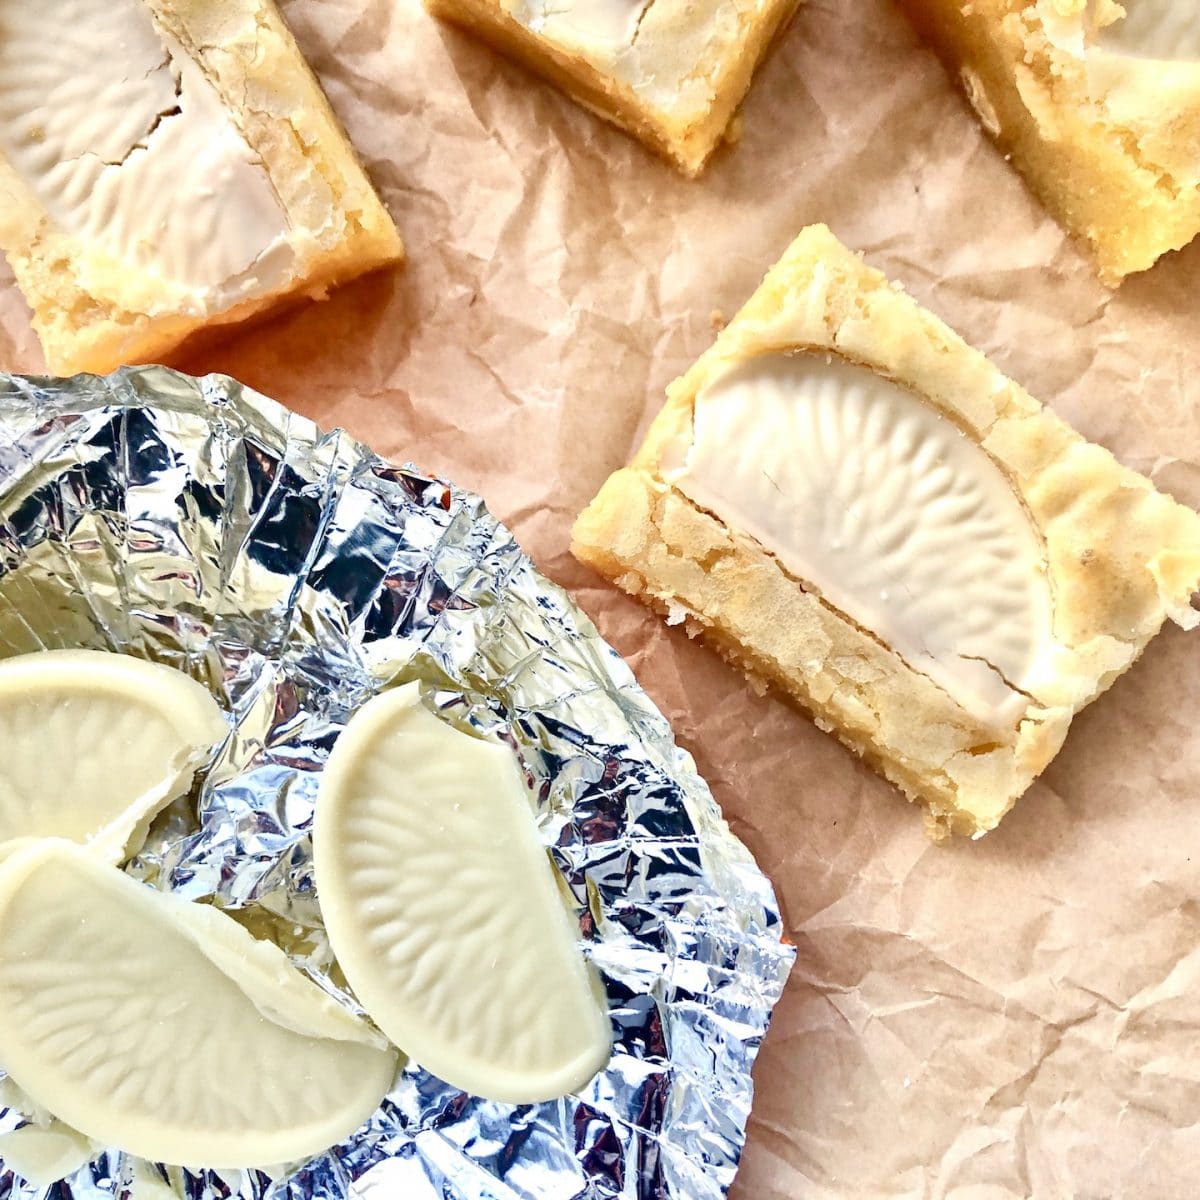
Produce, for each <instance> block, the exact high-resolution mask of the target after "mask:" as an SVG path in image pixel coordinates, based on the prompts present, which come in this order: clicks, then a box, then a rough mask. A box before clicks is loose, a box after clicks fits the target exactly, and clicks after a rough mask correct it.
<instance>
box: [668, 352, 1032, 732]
mask: <svg viewBox="0 0 1200 1200" xmlns="http://www.w3.org/2000/svg"><path fill="white" fill-rule="evenodd" d="M672 479H673V482H675V483H676V485H677V486H678V487H679V488H680V490H682V491H683V492H684V493H685V494H687V495H688V496H689V497H691V498H692V499H693V500H694V501H695V502H696V503H697V504H699V505H701V506H702V507H704V508H707V509H709V510H711V511H712V512H714V513H715V514H716V515H717V516H719V517H720V518H722V519H723V520H724V521H725V522H726V523H727V524H728V525H729V526H731V527H732V528H734V529H739V530H742V531H744V532H745V533H747V534H749V535H751V536H752V537H754V538H756V539H757V540H758V541H759V542H761V543H762V544H763V546H764V547H766V548H767V549H768V550H770V551H771V552H772V553H774V554H775V555H776V556H777V557H778V558H779V560H780V562H781V563H782V564H783V565H784V566H785V567H786V568H787V569H789V570H790V571H792V572H794V573H795V574H796V576H797V577H798V578H799V579H800V580H801V581H802V582H803V583H804V584H805V585H806V586H808V587H810V588H814V589H816V590H819V591H820V593H821V594H822V595H823V596H824V598H825V599H826V601H827V602H828V603H829V604H831V605H832V606H833V607H835V608H836V609H838V610H839V611H841V612H842V613H844V614H845V615H846V616H848V617H849V618H850V619H851V620H853V621H854V622H856V623H857V624H858V625H859V626H860V627H861V628H863V629H864V630H866V631H867V632H869V633H871V634H872V635H874V636H876V637H877V638H879V639H880V640H881V641H883V642H885V643H886V644H887V645H889V646H891V647H892V648H893V649H894V650H895V651H896V652H897V653H898V654H900V655H901V656H902V657H903V658H904V659H905V660H906V661H907V662H908V663H909V664H910V665H911V666H913V667H915V668H916V669H918V670H920V671H923V672H925V673H927V674H928V675H929V676H930V677H931V678H932V679H933V680H934V681H935V682H937V683H938V684H939V685H940V686H942V687H943V688H945V689H946V690H947V691H948V692H949V693H950V694H951V695H952V696H953V697H954V698H955V699H956V700H957V701H958V702H959V703H961V704H963V705H964V707H966V708H968V709H970V710H971V711H973V712H976V713H978V714H979V715H980V716H989V715H990V716H993V717H996V718H997V719H1004V720H1007V719H1011V718H1012V717H1013V716H1014V715H1016V714H1017V713H1019V711H1020V710H1021V709H1022V708H1023V706H1024V701H1023V699H1022V698H1021V697H1020V696H1019V695H1016V694H1015V690H1014V689H1020V688H1021V687H1022V686H1023V685H1024V684H1025V683H1026V682H1027V680H1028V679H1029V677H1030V676H1031V675H1032V673H1033V672H1034V671H1036V669H1037V668H1038V665H1039V655H1040V653H1041V651H1042V650H1043V648H1044V647H1045V644H1046V641H1047V638H1048V636H1049V623H1050V612H1051V607H1050V594H1049V588H1048V584H1047V582H1046V577H1045V570H1044V564H1043V561H1042V546H1041V542H1040V539H1039V537H1038V535H1037V533H1036V531H1035V530H1034V529H1033V526H1032V524H1031V522H1030V520H1029V517H1028V515H1027V514H1026V512H1025V510H1024V508H1023V507H1022V505H1021V503H1020V501H1019V500H1018V498H1017V496H1016V494H1015V492H1014V491H1013V488H1012V485H1011V484H1010V482H1009V481H1008V479H1007V478H1006V477H1005V476H1004V475H1003V474H1002V473H1001V471H1000V469H999V468H998V467H997V466H996V465H995V464H994V463H993V462H992V460H991V459H990V458H989V457H988V456H987V454H986V453H985V452H984V451H983V450H982V449H981V448H980V447H979V446H978V445H977V444H976V443H975V442H973V441H971V440H970V438H969V437H967V435H966V434H964V433H963V432H962V431H961V430H960V429H959V428H958V427H957V426H956V425H954V424H953V423H952V422H951V421H949V420H948V419H946V418H945V417H943V416H942V415H941V414H939V413H938V412H937V411H936V410H935V409H934V408H933V407H931V406H930V405H929V404H927V403H925V402H924V401H922V400H921V399H919V398H918V397H917V396H916V395H914V394H913V393H911V392H909V391H907V390H906V389H904V388H902V387H900V386H899V385H898V384H895V383H893V382H891V381H890V380H887V379H885V378H883V377H881V376H879V375H877V374H875V373H874V372H872V371H870V370H868V369H867V368H865V367H861V366H857V365H855V364H852V363H848V362H845V361H842V360H838V359H833V360H830V359H827V358H824V357H821V356H819V355H816V354H791V355H788V354H778V355H769V356H765V357H762V358H758V359H755V360H752V361H751V362H749V363H746V364H744V365H742V366H739V367H737V368H735V369H733V370H731V371H730V372H729V373H728V374H726V375H724V376H723V377H722V378H720V379H718V380H717V381H716V382H715V383H714V384H713V385H711V386H710V387H709V388H707V389H706V390H705V391H703V392H702V393H701V394H700V395H699V396H698V397H697V400H696V409H695V424H694V433H693V442H692V444H691V446H690V447H689V448H687V450H686V458H685V460H684V464H683V465H682V466H681V467H680V468H679V469H678V470H677V471H675V472H673V473H672Z"/></svg>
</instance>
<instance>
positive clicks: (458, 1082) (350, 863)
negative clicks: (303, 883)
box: [313, 684, 611, 1104]
mask: <svg viewBox="0 0 1200 1200" xmlns="http://www.w3.org/2000/svg"><path fill="white" fill-rule="evenodd" d="M313 851H314V862H315V865H316V879H317V891H318V894H319V897H320V901H321V911H322V913H323V915H324V919H325V927H326V929H327V931H328V933H329V940H330V944H331V945H332V947H333V951H334V953H335V954H336V955H337V959H338V962H339V964H340V965H341V967H342V970H343V971H344V972H345V975H346V979H347V980H348V981H349V983H350V986H351V987H352V988H353V989H354V992H355V994H356V995H357V997H358V999H359V1001H360V1002H361V1003H362V1005H363V1007H364V1008H365V1009H366V1010H367V1013H368V1014H369V1015H370V1017H371V1019H372V1020H373V1021H375V1023H376V1024H377V1025H378V1026H379V1027H380V1029H382V1030H383V1031H384V1033H386V1034H387V1035H388V1037H390V1038H391V1039H392V1041H394V1042H395V1043H396V1044H397V1045H398V1046H401V1047H402V1048H403V1049H404V1050H405V1051H407V1052H408V1053H409V1054H410V1055H412V1057H413V1058H414V1059H415V1060H416V1061H417V1062H419V1063H420V1064H421V1065H422V1066H423V1067H425V1068H427V1069H428V1070H429V1071H431V1072H433V1073H434V1074H435V1075H438V1076H439V1077H440V1078H442V1079H444V1080H446V1081H447V1082H448V1083H451V1084H453V1085H454V1086H455V1087H459V1088H462V1089H464V1090H465V1091H469V1092H472V1093H474V1094H475V1095H478V1096H483V1097H485V1098H487V1099H491V1100H499V1101H505V1102H508V1103H514V1104H520V1103H533V1102H536V1101H541V1100H549V1099H552V1098H555V1097H558V1096H562V1095H565V1094H567V1093H569V1092H571V1091H574V1090H576V1089H578V1088H580V1087H582V1086H583V1085H584V1084H585V1083H587V1082H588V1080H590V1079H591V1078H592V1076H593V1075H595V1074H596V1072H597V1071H599V1070H600V1069H601V1067H603V1066H604V1064H605V1063H606V1062H607V1061H608V1057H609V1054H610V1052H611V1030H610V1026H609V1021H608V1016H607V1012H606V1008H605V1005H604V1001H603V996H602V994H601V992H600V989H599V984H598V982H597V980H596V979H595V977H594V976H593V974H592V972H591V970H590V969H589V967H588V965H587V963H586V962H585V960H584V957H583V955H582V953H581V951H580V948H579V944H578V943H579V930H578V928H577V926H576V923H575V921H574V919H573V917H572V915H571V914H570V913H569V912H568V910H567V907H566V905H565V904H564V902H563V897H562V895H561V893H560V890H559V888H560V884H559V881H558V877H557V875H556V873H555V871H554V868H553V866H552V864H551V863H550V860H549V858H548V857H547V854H546V851H545V850H544V849H543V847H542V844H541V842H540V840H539V838H538V833H537V825H536V822H535V819H534V815H533V810H532V807H531V805H530V797H529V794H528V791H527V789H526V787H525V784H524V781H523V779H522V777H521V774H520V771H519V769H518V766H517V762H516V759H515V758H514V756H513V753H512V751H511V750H510V749H509V748H508V747H506V746H504V745H502V744H500V743H493V742H487V741H483V740H481V739H479V738H475V737H471V736H470V735H468V734H465V733H462V732H460V731H458V730H456V729H454V728H453V727H452V726H450V725H448V724H446V723H445V722H444V721H442V720H440V719H439V718H438V717H436V716H434V715H433V713H431V712H430V711H429V710H428V709H426V708H425V707H424V705H423V704H422V702H421V697H420V692H419V689H418V686H417V685H416V684H408V685H405V686H404V687H401V688H397V689H395V690H394V691H389V692H385V693H383V694H382V695H381V696H377V697H376V698H375V699H374V700H372V701H370V703H368V704H367V705H366V706H365V707H364V708H363V709H362V710H361V711H360V712H359V713H358V714H356V715H355V717H354V719H353V720H352V721H351V722H350V724H349V725H348V726H347V728H346V730H345V732H344V733H343V734H342V735H341V737H340V738H339V739H338V742H337V745H336V746H335V747H334V751H333V753H332V755H331V756H330V759H329V762H328V764H327V765H326V767H325V771H324V774H323V776H322V781H321V791H320V795H319V798H318V802H317V813H316V820H315V828H314V837H313Z"/></svg>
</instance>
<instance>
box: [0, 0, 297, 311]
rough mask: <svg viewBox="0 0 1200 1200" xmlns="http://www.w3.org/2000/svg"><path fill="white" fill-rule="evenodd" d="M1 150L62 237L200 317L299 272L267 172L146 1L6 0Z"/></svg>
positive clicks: (1, 28)
mask: <svg viewBox="0 0 1200 1200" xmlns="http://www.w3.org/2000/svg"><path fill="white" fill-rule="evenodd" d="M0 154H3V156H4V157H5V158H7V159H8V161H9V162H10V163H11V164H12V166H13V167H14V168H15V170H16V171H17V172H18V174H19V175H20V176H21V178H22V179H23V181H24V182H25V184H26V185H27V186H28V187H29V189H30V190H31V192H32V193H33V194H34V195H35V196H36V197H37V199H38V200H39V201H40V202H41V204H42V205H43V207H44V208H45V211H46V212H47V214H48V215H49V216H50V218H51V219H52V220H53V221H54V222H55V223H56V224H57V225H58V226H59V227H60V228H62V229H63V230H65V231H66V232H68V233H70V234H74V235H76V236H77V237H79V238H80V239H82V240H85V241H86V242H88V243H89V244H90V245H92V246H94V247H96V248H97V249H99V250H102V251H103V252H105V253H106V254H107V255H109V256H110V257H111V259H112V260H114V261H116V262H118V263H123V264H126V265H127V266H129V267H134V268H137V269H139V270H142V271H145V272H147V273H149V274H151V275H154V276H156V277H157V278H158V279H159V280H160V282H161V284H162V286H164V287H166V288H169V289H171V290H172V291H173V292H174V293H176V294H177V295H178V296H179V301H178V302H180V303H184V304H186V305H187V306H188V307H189V308H190V309H191V310H192V311H194V312H196V313H204V312H210V311H216V310H218V309H220V308H222V307H225V306H227V305H228V304H230V303H233V302H236V301H237V300H238V299H240V298H241V297H242V296H243V295H246V294H253V293H256V292H261V291H263V290H270V289H274V288H277V287H279V286H281V285H282V284H283V283H284V282H285V281H286V279H287V276H288V273H289V270H290V269H291V267H292V265H293V255H292V253H291V249H290V246H289V242H288V234H289V224H288V219H287V214H286V212H285V211H284V208H283V206H282V204H281V203H280V200H279V197H278V196H277V195H276V194H275V191H274V188H273V187H272V184H271V179H270V176H269V175H268V174H267V172H266V170H265V169H264V167H263V164H262V163H261V162H260V161H259V160H258V159H257V158H256V156H255V154H254V152H253V151H252V150H251V148H250V146H249V145H248V144H247V142H246V139H245V138H244V137H243V136H242V133H241V132H240V131H239V129H238V128H237V126H236V125H235V123H234V120H233V116H232V114H231V113H230V111H229V110H228V109H227V108H226V107H225V106H224V105H223V104H222V102H221V99H220V97H219V96H218V94H217V92H216V89H215V88H214V87H213V85H212V83H211V82H210V81H209V80H208V79H207V78H205V76H204V74H203V73H202V71H201V70H200V68H199V67H198V66H197V64H196V63H195V61H194V60H193V59H192V58H191V57H190V56H189V54H188V53H187V52H186V51H185V50H184V49H183V48H182V47H181V46H180V45H179V43H178V42H177V41H175V39H174V38H172V37H171V36H170V35H169V34H167V33H166V32H165V31H163V30H161V29H160V28H158V26H157V25H156V24H155V21H154V19H153V17H152V15H151V12H150V10H149V9H148V8H147V6H146V4H145V3H144V2H143V0H45V2H44V3H38V4H28V3H26V2H25V0H0Z"/></svg>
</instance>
